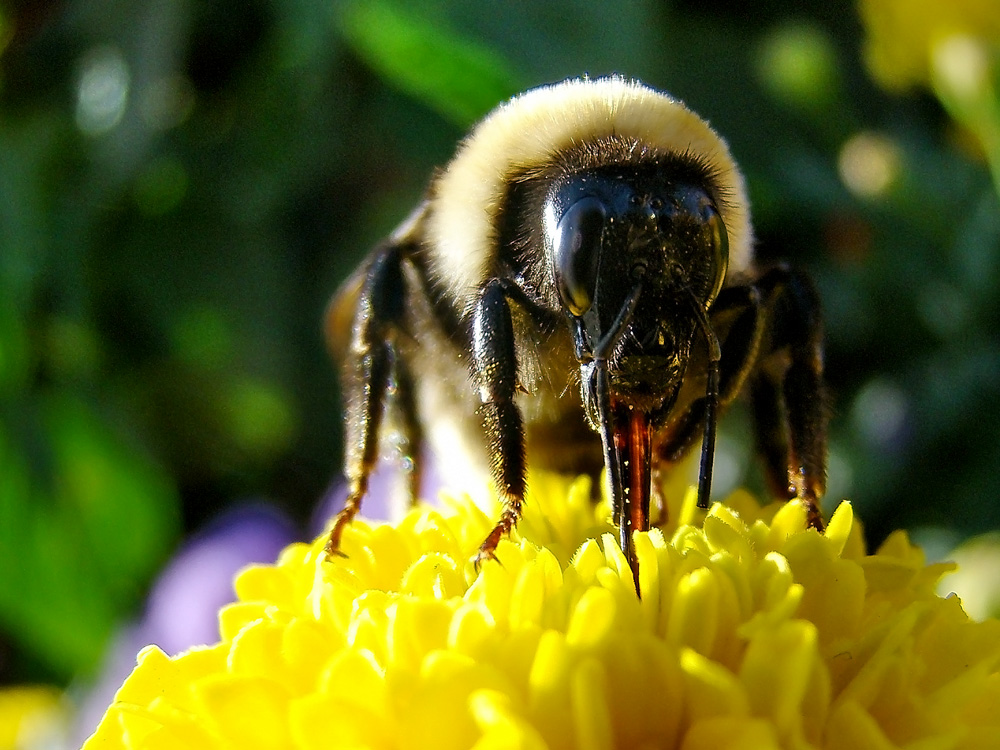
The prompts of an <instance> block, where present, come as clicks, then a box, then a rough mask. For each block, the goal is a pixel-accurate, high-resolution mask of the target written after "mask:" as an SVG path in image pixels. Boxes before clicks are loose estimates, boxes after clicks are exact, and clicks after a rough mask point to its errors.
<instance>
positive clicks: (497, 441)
mask: <svg viewBox="0 0 1000 750" xmlns="http://www.w3.org/2000/svg"><path fill="white" fill-rule="evenodd" d="M472 365H473V375H474V378H475V383H476V386H477V387H478V389H479V399H480V402H481V404H482V405H481V406H480V407H479V413H480V415H481V416H482V419H483V428H484V431H485V434H486V439H487V443H488V444H487V451H488V452H489V456H490V471H491V474H492V476H493V483H494V486H495V487H496V489H497V492H498V493H499V495H500V499H501V501H502V502H503V510H502V511H501V514H500V520H499V521H498V522H497V524H496V526H494V527H493V530H492V531H491V532H490V533H489V534H488V535H487V537H486V539H485V540H483V543H482V545H480V547H479V552H478V554H477V555H476V565H477V566H478V565H479V564H480V563H481V562H482V561H483V560H492V559H494V553H495V552H496V548H497V545H498V544H499V543H500V540H501V539H502V538H503V537H504V536H505V535H506V534H508V533H510V530H511V529H512V528H513V527H514V525H515V524H516V523H517V521H518V519H519V518H520V517H521V506H522V504H523V502H524V491H525V471H526V467H525V454H524V426H523V423H522V420H521V412H520V410H519V409H518V407H517V404H515V403H514V394H515V393H516V391H517V387H518V380H517V358H516V354H515V350H514V326H513V323H512V321H511V314H510V304H509V303H508V301H507V294H506V292H505V290H504V286H503V283H502V282H501V281H499V280H497V279H494V280H492V281H490V282H488V283H487V284H486V285H485V286H484V287H483V289H482V291H481V292H480V295H479V299H478V301H477V303H476V307H475V310H474V311H473V321H472Z"/></svg>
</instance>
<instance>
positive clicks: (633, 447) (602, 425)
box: [574, 282, 651, 594]
mask: <svg viewBox="0 0 1000 750" xmlns="http://www.w3.org/2000/svg"><path fill="white" fill-rule="evenodd" d="M641 292H642V283H641V282H638V283H636V285H635V287H634V288H633V289H632V292H631V294H630V295H629V297H628V299H627V300H626V301H625V304H624V305H622V308H621V310H620V311H619V312H618V316H617V317H616V318H615V321H614V323H613V324H612V326H611V329H610V330H609V331H608V332H607V333H605V334H604V335H603V336H602V337H601V339H600V341H598V343H597V346H596V347H594V349H593V352H592V353H587V352H586V351H585V347H586V341H587V338H586V336H585V335H584V333H585V332H584V329H583V326H582V325H580V324H579V323H578V324H577V325H576V327H575V331H576V333H575V336H574V338H575V339H576V340H577V342H578V343H577V350H578V355H577V356H580V350H581V349H584V352H583V355H584V356H583V361H581V364H580V366H581V374H582V375H583V382H584V383H586V384H587V392H586V393H585V398H584V401H585V402H590V403H591V404H593V405H594V407H595V410H596V415H595V416H596V421H597V424H598V426H599V431H600V434H601V444H602V446H603V449H604V465H605V466H606V467H607V481H608V485H609V486H608V489H609V491H610V496H611V498H612V499H613V501H614V503H615V507H614V517H615V520H616V521H617V522H618V532H619V542H620V544H621V548H622V552H624V553H625V557H626V559H627V560H628V562H629V566H630V567H631V569H632V579H633V581H634V583H635V592H636V594H639V561H638V560H637V559H636V556H635V546H634V544H633V541H632V532H633V531H648V530H649V488H650V443H651V438H650V429H649V415H648V414H645V413H643V412H642V411H640V410H637V409H630V408H629V406H628V404H626V403H624V402H621V401H617V400H615V399H612V396H611V386H610V383H609V378H608V359H609V358H610V357H611V355H612V354H613V353H614V350H615V347H616V346H617V345H618V341H619V340H620V339H621V337H622V336H623V335H624V333H625V331H626V329H627V328H628V325H629V323H631V321H632V317H633V315H634V314H635V308H636V305H637V304H638V302H639V295H640V294H641ZM576 320H577V321H579V319H578V318H577V319H576ZM588 358H589V359H588ZM619 498H620V499H621V507H619V505H618V500H619Z"/></svg>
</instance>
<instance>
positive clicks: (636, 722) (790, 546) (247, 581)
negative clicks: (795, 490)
mask: <svg viewBox="0 0 1000 750" xmlns="http://www.w3.org/2000/svg"><path fill="white" fill-rule="evenodd" d="M533 487H534V492H533V493H532V495H531V496H530V503H529V504H528V510H527V513H526V515H525V517H524V519H523V521H522V523H521V525H520V526H519V532H520V533H519V535H518V536H519V539H518V540H517V541H504V542H502V543H501V546H500V548H499V550H498V557H499V560H500V563H501V564H493V563H490V564H487V565H484V566H483V568H482V570H481V571H480V573H479V574H478V575H477V574H476V572H475V571H474V569H473V567H472V566H471V564H470V563H469V562H468V558H469V555H470V554H471V552H472V551H473V550H475V549H476V547H477V545H478V542H479V540H480V539H481V538H482V537H483V536H484V535H485V533H486V531H487V530H488V529H489V527H490V526H491V522H490V517H489V516H488V515H486V514H484V513H483V512H482V511H481V510H479V509H477V508H475V506H473V505H472V504H471V503H466V502H459V501H451V502H450V503H449V507H448V510H446V511H444V512H439V511H435V510H432V509H427V508H423V509H419V510H415V511H413V512H411V513H410V514H409V515H407V516H406V517H405V518H404V519H403V520H402V521H401V522H400V523H398V524H385V525H380V526H374V527H373V526H369V525H367V524H365V523H364V522H357V523H355V524H354V525H353V526H352V527H351V528H350V529H349V531H348V532H347V533H346V534H345V537H344V543H343V548H344V551H345V552H346V554H347V557H346V558H343V559H337V560H333V561H327V560H325V559H324V556H323V554H322V542H323V540H322V539H320V540H318V541H317V542H316V543H314V544H312V545H306V544H296V545H292V546H291V547H288V548H287V549H286V550H285V551H284V553H283V554H282V556H281V558H280V559H279V561H278V562H277V564H275V565H273V566H258V567H252V568H249V569H247V570H245V571H244V572H243V573H242V574H240V576H239V577H238V578H237V581H236V590H237V595H238V599H239V601H238V602H237V603H235V604H232V605H229V606H228V607H226V608H224V609H223V610H222V612H221V613H220V635H221V639H220V642H219V643H218V644H217V645H215V646H212V647H208V648H200V649H195V650H192V651H189V652H187V653H184V654H182V655H180V656H178V657H175V658H172V659H171V658H168V657H167V656H165V655H164V654H163V653H162V652H161V651H160V650H159V649H157V648H155V647H150V648H147V649H146V650H144V651H143V652H142V653H141V654H140V656H139V664H138V666H137V667H136V669H135V671H134V672H133V674H132V675H131V676H130V677H129V678H128V680H127V681H126V682H125V684H124V686H123V687H122V688H121V690H120V691H119V693H118V696H117V698H116V700H115V702H114V704H113V705H112V706H111V707H110V708H109V709H108V711H107V714H106V715H105V717H104V719H103V721H102V722H101V724H100V726H99V728H98V730H97V732H96V733H95V734H94V735H93V737H92V738H91V739H90V740H89V741H88V743H87V745H85V748H87V750H93V749H95V748H113V747H122V748H168V747H169V748H175V747H203V748H230V747H232V748H237V747H238V748H243V749H245V748H317V749H318V748H324V749H326V748H342V747H344V748H346V747H371V748H427V747H434V748H442V749H445V750H447V749H448V748H470V747H474V748H611V747H625V748H639V747H658V748H663V747H666V748H669V747H677V748H685V750H697V749H699V748H705V749H706V750H707V749H708V748H712V749H713V750H717V749H718V748H755V749H757V748H772V747H773V748H779V747H784V748H830V749H831V750H833V749H836V748H844V750H847V749H848V748H851V749H852V750H855V749H857V748H890V747H898V746H906V747H926V748H930V747H933V748H985V747H1000V710H998V708H1000V622H998V621H996V620H987V621H985V622H974V621H972V620H970V619H969V617H968V616H967V615H966V614H965V613H964V612H963V610H962V608H961V604H960V602H959V601H958V599H957V598H955V597H951V598H940V597H938V596H937V595H936V594H935V593H934V588H935V585H936V584H937V581H938V579H939V578H940V577H941V575H942V574H944V573H945V572H947V571H948V570H950V568H951V566H949V565H941V564H939V565H929V566H928V565H926V564H925V562H924V558H923V554H922V552H921V551H920V550H919V549H918V548H916V547H914V546H913V545H911V544H910V542H909V541H908V539H907V538H906V536H905V535H904V534H902V533H897V534H895V535H893V536H891V537H890V538H889V539H888V540H887V541H886V543H885V544H884V545H883V546H882V547H881V548H880V549H879V550H878V552H877V553H876V554H874V555H867V554H866V553H865V551H864V545H863V542H862V536H861V531H860V529H859V526H858V524H857V523H856V522H855V521H854V519H853V514H852V510H851V506H850V505H849V504H847V503H844V504H841V506H840V507H839V508H838V510H837V511H836V513H835V514H834V516H833V518H832V519H831V521H830V524H829V527H828V529H827V531H826V533H825V534H823V535H821V534H818V533H817V532H815V531H812V530H804V527H805V516H804V511H803V510H802V508H801V507H799V506H798V505H797V504H795V503H790V504H787V505H783V506H779V505H772V506H768V507H767V508H763V509H761V508H760V507H759V506H758V505H757V503H756V502H755V500H754V499H753V498H752V497H750V496H749V495H747V494H746V493H736V495H734V496H733V497H731V498H730V499H729V500H728V502H727V504H725V505H716V506H714V508H713V509H712V510H711V511H710V512H709V513H708V515H707V517H704V518H702V517H701V516H700V514H698V512H697V511H696V509H695V507H694V494H693V493H692V492H689V493H688V494H687V496H686V497H685V498H684V500H683V504H682V505H681V506H680V507H674V508H671V511H672V517H673V518H674V519H675V521H674V523H672V524H670V525H669V526H668V527H665V528H664V529H662V530H661V529H656V530H653V531H650V532H649V533H644V534H639V535H638V538H637V544H636V546H637V549H638V555H639V560H640V569H641V573H640V576H641V587H642V591H643V596H642V598H641V599H639V598H638V597H637V596H636V594H635V590H634V586H633V582H632V575H631V572H630V570H629V566H628V564H627V563H626V561H625V559H624V557H623V556H622V553H621V551H620V549H619V547H618V545H617V543H616V541H615V538H614V536H613V535H612V531H613V529H612V527H611V526H609V525H608V523H607V521H606V518H607V515H608V507H607V505H606V504H603V505H600V506H598V507H596V508H595V507H594V506H593V504H592V503H591V502H590V499H589V495H590V486H589V482H588V481H586V480H577V481H575V482H569V481H568V480H562V479H558V478H554V477H547V476H539V477H534V478H533Z"/></svg>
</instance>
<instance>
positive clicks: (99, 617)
mask: <svg viewBox="0 0 1000 750" xmlns="http://www.w3.org/2000/svg"><path fill="white" fill-rule="evenodd" d="M15 416H16V417H17V418H16V419H15V418H14V417H15ZM6 417H7V418H6V419H4V421H3V423H2V424H0V477H2V480H0V570H2V571H3V579H4V580H3V585H2V586H0V623H2V624H3V626H4V629H5V630H7V631H8V632H9V633H11V634H12V635H13V636H14V637H15V638H16V639H17V640H18V641H20V642H21V643H22V644H23V645H24V646H25V647H27V648H28V649H30V650H31V651H32V652H33V653H34V654H35V655H36V656H37V657H38V658H40V659H42V660H44V661H45V662H46V663H48V665H49V666H50V667H51V668H52V669H54V670H55V671H57V672H58V673H63V674H66V675H70V674H73V673H76V672H81V671H89V670H91V669H92V668H93V667H94V666H95V665H96V663H97V661H98V659H99V658H100V655H101V653H102V650H103V648H104V645H105V643H106V641H107V638H108V636H109V635H110V634H111V632H112V630H113V628H114V626H115V625H116V623H118V622H120V621H121V620H122V618H123V617H124V616H125V614H126V613H127V612H128V611H130V610H131V609H132V608H133V607H134V606H135V604H136V603H137V601H138V600H139V598H140V597H141V595H142V592H143V590H144V588H145V585H146V583H147V581H148V579H149V577H150V575H151V574H152V573H153V571H154V570H155V569H156V567H157V566H158V565H159V564H160V563H161V562H162V560H163V558H164V556H165V554H166V553H167V551H168V549H169V548H170V547H171V546H172V544H173V543H174V541H175V539H176V536H177V531H178V523H177V522H178V517H177V497H176V493H175V491H174V488H173V486H172V484H171V483H170V481H169V479H168V478H167V477H166V476H165V475H164V474H163V473H162V471H161V470H160V469H159V468H157V467H156V466H155V465H154V464H153V463H151V462H150V461H149V460H147V459H145V458H144V457H142V456H141V455H140V454H139V453H138V452H137V451H136V450H134V449H132V448H130V447H128V446H127V445H126V444H125V443H124V442H123V441H122V440H121V439H120V438H119V437H117V436H116V435H115V434H114V433H113V432H112V431H111V430H110V429H109V428H108V427H107V426H106V425H105V424H103V423H102V422H101V421H100V419H98V417H97V416H96V415H95V414H94V413H93V412H92V411H91V410H90V409H89V408H88V407H87V406H86V405H85V404H84V403H83V402H82V401H80V400H79V399H77V398H74V397H72V396H69V395H66V394H51V395H48V396H45V397H43V398H41V399H40V401H39V407H38V409H37V411H36V410H34V409H31V408H30V407H23V408H22V409H20V410H17V411H15V412H13V413H12V410H8V411H7V412H6Z"/></svg>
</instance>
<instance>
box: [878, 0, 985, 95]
mask: <svg viewBox="0 0 1000 750" xmlns="http://www.w3.org/2000/svg"><path fill="white" fill-rule="evenodd" d="M859 11H860V13H861V19H862V21H863V22H864V25H865V30H866V32H867V40H866V45H865V59H866V61H867V63H868V67H869V69H870V70H871V72H872V74H873V75H874V76H875V78H876V79H877V80H878V82H879V83H881V84H882V85H883V86H885V87H886V88H888V89H892V90H905V89H908V88H911V87H913V86H921V85H923V86H929V84H930V80H931V69H932V58H933V55H934V50H935V48H936V47H937V46H938V45H939V44H941V43H943V42H945V41H946V40H948V39H949V38H952V37H972V38H977V39H981V40H983V41H984V42H987V43H989V44H993V45H996V44H998V43H1000V3H997V2H996V0H947V2H942V0H860V2H859Z"/></svg>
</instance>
